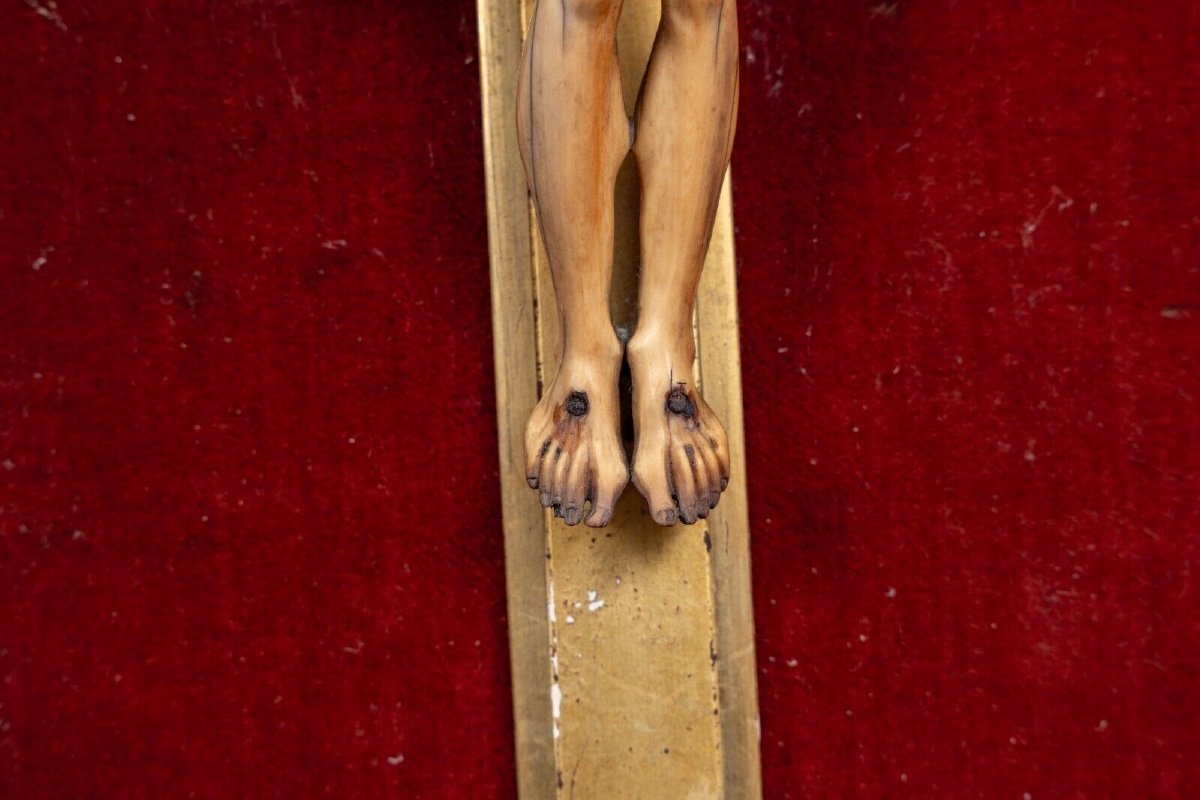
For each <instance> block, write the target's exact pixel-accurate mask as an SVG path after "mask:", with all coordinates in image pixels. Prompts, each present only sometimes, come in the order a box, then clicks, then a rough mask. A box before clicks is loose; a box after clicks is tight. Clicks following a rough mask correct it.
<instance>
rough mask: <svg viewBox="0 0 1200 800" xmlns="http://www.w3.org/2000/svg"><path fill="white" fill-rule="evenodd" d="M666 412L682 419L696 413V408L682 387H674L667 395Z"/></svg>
mask: <svg viewBox="0 0 1200 800" xmlns="http://www.w3.org/2000/svg"><path fill="white" fill-rule="evenodd" d="M667 411H670V412H671V413H672V414H678V415H679V416H681V417H684V418H689V417H691V416H693V415H694V414H695V413H696V406H695V404H694V403H692V398H690V397H688V395H687V392H685V391H684V390H683V386H682V385H680V386H676V387H675V388H674V389H672V390H671V391H670V393H669V394H667Z"/></svg>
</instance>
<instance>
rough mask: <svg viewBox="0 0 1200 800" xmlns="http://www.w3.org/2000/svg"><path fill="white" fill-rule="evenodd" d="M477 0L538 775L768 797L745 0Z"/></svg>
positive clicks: (579, 787) (629, 790)
mask: <svg viewBox="0 0 1200 800" xmlns="http://www.w3.org/2000/svg"><path fill="white" fill-rule="evenodd" d="M477 3H478V8H479V31H480V52H481V75H482V78H483V101H484V102H483V115H484V144H485V156H486V172H487V181H488V205H489V238H490V248H491V268H492V298H493V318H494V325H493V330H494V334H495V356H496V382H497V387H496V391H497V401H498V402H497V413H498V416H499V433H500V457H501V464H500V483H501V491H502V500H503V506H504V533H505V558H506V573H507V582H508V597H509V638H510V649H511V655H512V670H513V676H512V683H513V705H514V716H515V723H516V740H517V772H518V778H519V784H520V793H521V796H522V797H523V798H542V797H547V798H548V797H578V798H604V797H641V796H644V797H664V798H666V797H737V798H742V797H746V798H753V797H757V796H759V794H760V792H761V789H760V787H759V772H758V769H759V768H758V718H757V702H756V692H755V685H754V639H753V619H752V610H751V601H750V577H749V546H748V538H749V537H748V530H747V528H748V523H747V515H746V495H745V486H744V480H743V479H741V478H740V476H742V475H743V474H744V471H743V469H742V465H743V463H744V461H743V455H742V452H741V445H742V433H741V375H740V366H739V356H738V349H737V302H736V283H735V276H734V259H733V246H732V213H731V210H730V203H729V185H728V181H727V177H726V174H727V166H728V163H729V156H730V150H731V147H732V142H733V135H734V127H735V120H736V116H737V100H738V89H737V67H738V45H737V18H736V2H735V0H541V2H536V0H477ZM514 117H515V124H514ZM550 309H554V312H551V311H550ZM531 354H536V358H530V356H531ZM702 390H703V391H702ZM630 482H632V484H633V487H635V488H636V489H637V491H636V492H635V491H632V490H631V491H623V490H625V489H626V485H627V483H630ZM530 487H532V488H533V490H534V491H533V492H531V491H530ZM718 501H719V504H718ZM580 522H583V523H584V524H585V526H587V527H577V526H578V523H580ZM679 523H682V524H679Z"/></svg>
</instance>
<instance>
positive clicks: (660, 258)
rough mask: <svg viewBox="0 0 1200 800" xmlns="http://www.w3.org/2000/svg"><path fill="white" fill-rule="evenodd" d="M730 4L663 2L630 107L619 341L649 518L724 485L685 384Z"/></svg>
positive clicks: (719, 168) (690, 384) (727, 67)
mask: <svg viewBox="0 0 1200 800" xmlns="http://www.w3.org/2000/svg"><path fill="white" fill-rule="evenodd" d="M737 96H738V37H737V9H736V0H663V16H662V24H661V27H660V28H659V32H658V38H657V40H656V41H655V45H654V50H653V53H652V55H651V58H650V64H649V66H648V68H647V71H646V78H645V83H644V84H643V86H642V95H641V98H640V99H639V102H638V114H637V120H636V124H637V128H636V138H635V143H634V152H635V153H636V155H637V160H638V167H639V169H640V171H641V179H642V217H641V237H642V275H641V286H640V298H639V313H638V324H637V331H636V333H635V334H634V336H633V338H632V339H631V340H630V342H629V346H628V351H627V352H628V355H629V364H630V369H631V371H632V374H633V389H634V397H633V403H634V408H633V415H634V425H635V428H636V432H637V445H636V450H635V453H634V463H633V479H634V483H635V485H636V486H637V487H638V489H639V490H640V491H641V493H642V494H643V495H645V496H646V499H647V501H649V504H650V510H651V513H652V514H653V515H654V519H655V521H656V522H658V523H659V524H661V525H670V524H672V523H674V522H675V520H676V519H681V520H683V521H684V522H685V523H689V524H690V523H693V522H695V521H696V519H697V518H703V517H706V516H708V512H709V510H710V509H711V508H713V507H714V506H715V505H716V504H717V500H718V499H719V498H720V494H721V491H722V490H723V489H724V488H725V486H726V485H727V484H728V481H729V442H728V438H727V436H726V434H725V429H724V427H723V426H722V425H721V422H720V420H718V419H717V417H716V415H715V414H713V412H712V410H711V409H710V408H709V407H708V404H707V403H705V402H704V399H703V398H702V397H701V396H700V395H699V393H698V392H697V391H696V383H695V377H694V370H693V364H694V361H695V356H696V347H695V339H694V334H693V329H692V319H693V314H694V309H695V299H696V287H697V284H698V283H699V280H700V271H701V269H702V268H703V266H704V258H705V255H706V254H707V252H708V243H709V238H710V237H711V235H712V227H713V220H714V218H715V216H716V208H717V202H718V199H719V196H720V191H721V185H722V183H723V181H724V176H725V170H726V167H727V166H728V164H729V155H730V150H731V148H732V144H733V133H734V127H735V120H736V116H737Z"/></svg>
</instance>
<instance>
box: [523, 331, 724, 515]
mask: <svg viewBox="0 0 1200 800" xmlns="http://www.w3.org/2000/svg"><path fill="white" fill-rule="evenodd" d="M686 336H687V337H689V338H690V336H691V331H690V330H688V331H687V332H686ZM680 338H681V337H676V342H674V343H673V342H671V341H669V340H667V341H663V340H660V339H657V338H656V337H653V336H645V337H639V336H634V337H633V339H632V340H630V342H629V348H628V355H629V366H630V370H631V372H632V375H633V422H634V430H635V435H636V444H635V448H634V456H633V469H632V470H630V469H629V467H628V466H627V465H626V462H625V450H624V448H623V447H622V444H621V432H620V429H621V410H620V402H619V399H618V396H617V381H618V377H619V375H620V369H621V361H622V353H621V348H620V346H619V345H616V344H615V343H614V345H613V346H612V347H608V348H605V352H604V353H603V354H594V353H591V354H567V355H565V356H564V357H563V360H562V363H561V364H560V365H559V369H558V374H557V375H556V376H555V378H554V382H553V383H551V385H550V387H549V388H548V389H547V390H546V392H545V394H544V395H543V396H542V399H541V401H539V402H538V404H537V406H536V407H535V408H534V410H533V413H532V414H531V415H530V417H529V423H528V424H527V425H526V427H525V457H526V472H525V474H526V476H527V478H528V481H529V485H530V486H531V487H533V488H534V489H537V490H538V492H539V497H540V500H541V503H542V505H543V506H545V507H546V508H553V509H554V512H555V514H556V515H557V516H560V517H562V519H563V521H564V522H566V524H568V525H577V524H578V523H579V522H581V521H582V522H586V523H587V525H589V526H591V527H593V528H600V527H603V526H604V525H607V524H608V522H609V520H611V519H612V514H613V508H614V507H615V506H616V502H617V498H618V497H620V496H621V492H622V491H623V490H624V489H625V484H626V483H628V481H629V477H630V475H631V473H632V477H633V483H634V485H635V486H636V487H637V488H638V491H640V492H641V493H642V495H643V496H644V497H645V498H646V500H647V502H648V503H649V505H650V512H651V514H652V515H653V517H654V521H655V522H657V523H658V524H659V525H673V524H674V523H675V521H676V520H682V521H683V522H684V523H686V524H688V525H691V524H692V523H694V522H695V521H696V520H697V519H704V518H705V517H707V516H708V512H709V511H710V510H712V509H713V508H714V507H715V506H716V505H717V501H718V500H719V499H720V497H721V492H722V491H723V490H724V489H725V487H726V486H727V485H728V484H729V440H728V438H727V436H726V434H725V428H724V427H723V426H722V425H721V422H720V420H718V419H717V417H716V415H715V414H714V413H713V412H712V409H711V408H709V407H708V404H707V403H705V402H704V399H703V398H701V397H700V395H699V393H697V391H696V386H695V383H694V381H689V380H686V378H690V377H691V376H692V372H693V368H692V364H693V354H692V348H691V346H690V343H688V342H686V341H685V342H684V343H683V344H678V341H679V340H680ZM585 504H586V506H585Z"/></svg>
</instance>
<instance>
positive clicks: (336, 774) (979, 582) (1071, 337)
mask: <svg viewBox="0 0 1200 800" xmlns="http://www.w3.org/2000/svg"><path fill="white" fill-rule="evenodd" d="M2 14H3V17H2V19H3V22H2V24H0V797H3V798H168V797H181V798H183V797H196V798H275V797H279V798H300V797H320V796H330V797H347V798H383V797H412V798H484V797H498V798H499V797H512V796H513V795H514V794H515V779H514V766H513V755H512V751H513V741H512V734H511V705H510V700H509V672H508V662H507V643H506V636H505V630H506V619H505V608H504V577H503V566H502V542H501V535H500V524H499V515H500V504H499V493H498V489H497V469H498V466H497V457H496V423H495V401H494V397H493V379H492V374H493V367H492V351H491V330H490V324H491V323H490V309H489V303H488V285H487V280H488V271H487V234H486V227H485V222H486V207H485V197H484V184H483V168H482V158H481V136H480V123H479V111H480V108H479V100H478V95H479V79H478V58H477V55H476V46H477V43H476V35H475V24H476V23H475V12H474V3H473V2H471V0H438V1H435V0H428V1H426V0H422V1H421V2H400V1H399V0H208V1H207V2H196V1H195V0H138V1H137V2H134V1H133V0H104V1H102V0H57V2H51V0H23V1H18V0H14V1H13V2H10V3H7V4H5V8H4V9H3V12H2ZM740 16H741V36H742V115H741V127H740V130H739V135H738V139H737V145H736V149H735V153H734V181H735V213H736V219H737V245H738V267H739V281H740V289H741V296H740V303H741V315H742V330H741V334H742V347H743V360H744V379H745V401H746V424H747V436H746V454H747V457H748V474H747V475H739V476H735V478H734V479H735V480H748V481H749V493H750V502H751V522H752V528H753V535H754V543H753V555H754V570H755V604H756V614H757V632H758V654H759V670H760V671H759V680H760V694H761V703H762V730H763V738H762V751H763V768H764V776H765V782H766V791H767V796H768V797H772V798H787V797H922V798H924V797H950V798H960V797H961V798H968V797H971V798H974V797H978V798H1014V799H1017V798H1023V797H1025V798H1039V800H1040V799H1041V798H1076V797H1078V798H1109V797H1113V798H1142V797H1155V798H1159V797H1161V798H1187V797H1196V796H1197V795H1198V794H1200V766H1198V762H1200V733H1198V728H1197V724H1196V721H1195V720H1196V716H1197V713H1198V712H1200V685H1198V681H1200V652H1198V650H1200V645H1198V641H1200V638H1198V637H1200V587H1195V586H1193V585H1192V581H1193V580H1194V571H1195V569H1196V566H1197V561H1198V560H1200V514H1198V512H1197V503H1196V500H1197V489H1198V485H1200V484H1198V482H1200V378H1198V376H1197V369H1198V367H1200V217H1198V216H1197V215H1198V214H1200V144H1198V142H1200V110H1198V109H1197V101H1198V99H1200V66H1198V57H1197V54H1196V47H1197V43H1198V42H1200V7H1198V6H1197V5H1196V4H1195V3H1193V2H1190V0H1142V2H1138V3H1130V2H1124V0H1122V2H1116V1H1115V0H1095V2H1077V0H1041V2H1032V0H1030V1H1028V2H1026V1H1022V0H1008V2H984V0H958V1H957V2H933V1H932V0H920V1H919V2H918V0H896V2H877V1H876V0H803V1H802V0H796V1H795V2H784V1H783V0H742V1H741V3H740ZM530 502H534V498H533V495H532V494H531V495H530ZM664 535H671V534H669V533H668V534H664Z"/></svg>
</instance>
